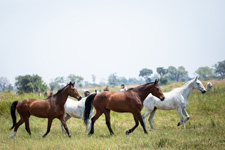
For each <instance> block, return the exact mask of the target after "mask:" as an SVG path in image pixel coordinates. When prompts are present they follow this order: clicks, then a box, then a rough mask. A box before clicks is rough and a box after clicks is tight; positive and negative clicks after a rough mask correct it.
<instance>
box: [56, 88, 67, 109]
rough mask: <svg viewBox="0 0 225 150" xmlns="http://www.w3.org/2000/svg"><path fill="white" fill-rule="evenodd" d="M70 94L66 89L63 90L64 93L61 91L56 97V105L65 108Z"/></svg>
mask: <svg viewBox="0 0 225 150" xmlns="http://www.w3.org/2000/svg"><path fill="white" fill-rule="evenodd" d="M68 96H69V95H68V94H67V91H66V89H63V91H61V92H60V93H58V94H57V95H55V99H56V101H55V103H56V104H58V105H61V106H64V104H65V103H66V100H67V98H68Z"/></svg>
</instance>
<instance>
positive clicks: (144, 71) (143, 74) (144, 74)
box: [139, 68, 153, 82]
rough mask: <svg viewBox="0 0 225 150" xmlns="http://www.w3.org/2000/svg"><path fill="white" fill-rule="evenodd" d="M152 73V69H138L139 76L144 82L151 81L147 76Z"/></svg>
mask: <svg viewBox="0 0 225 150" xmlns="http://www.w3.org/2000/svg"><path fill="white" fill-rule="evenodd" d="M152 73H153V71H152V70H151V69H147V68H143V69H142V70H140V73H139V76H140V77H143V78H144V79H145V81H146V82H151V79H150V78H149V76H150V75H151V74H152Z"/></svg>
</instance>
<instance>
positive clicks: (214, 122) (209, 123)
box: [0, 80, 225, 150]
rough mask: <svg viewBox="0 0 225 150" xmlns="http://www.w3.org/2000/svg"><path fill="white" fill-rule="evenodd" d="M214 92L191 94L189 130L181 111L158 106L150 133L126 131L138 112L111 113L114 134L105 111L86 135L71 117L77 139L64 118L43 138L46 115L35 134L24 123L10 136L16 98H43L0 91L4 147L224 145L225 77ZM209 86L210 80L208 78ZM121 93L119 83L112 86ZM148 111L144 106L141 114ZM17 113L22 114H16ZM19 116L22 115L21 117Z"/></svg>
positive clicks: (33, 124)
mask: <svg viewBox="0 0 225 150" xmlns="http://www.w3.org/2000/svg"><path fill="white" fill-rule="evenodd" d="M211 82H212V84H213V86H214V90H215V91H213V92H210V91H207V93H206V94H201V92H200V91H196V90H194V91H193V92H192V93H191V95H190V98H189V103H188V107H187V108H186V110H187V112H188V113H189V115H190V119H189V120H188V121H187V122H186V124H185V125H186V128H185V129H182V127H181V126H179V127H177V123H178V122H179V115H178V113H177V111H176V110H172V111H163V110H157V112H156V114H155V117H154V120H153V125H154V127H155V129H154V130H151V129H150V125H149V123H148V121H147V118H146V126H147V131H148V135H145V134H144V132H143V129H142V127H141V126H140V125H139V126H138V128H136V130H135V131H134V132H133V133H131V134H130V135H125V132H126V131H127V130H128V129H130V128H132V127H133V126H134V120H133V116H132V115H131V114H129V113H115V112H111V125H112V129H113V131H114V133H115V135H113V136H110V135H109V131H108V129H107V127H106V124H105V118H104V115H102V116H101V117H100V118H99V119H98V120H97V121H96V123H95V133H94V135H92V136H91V137H89V136H87V134H88V132H87V131H86V130H85V129H86V128H85V126H84V123H83V121H82V120H81V119H75V118H72V119H70V120H69V121H68V122H67V125H68V127H69V130H70V132H71V135H72V137H71V138H69V137H68V136H67V135H66V134H62V132H61V127H60V124H59V120H57V119H55V120H54V121H53V124H52V128H51V131H50V133H49V134H48V136H47V137H46V138H44V139H40V137H41V136H42V135H43V134H44V133H45V132H46V129H47V119H41V118H36V117H31V118H30V128H31V132H32V134H33V137H32V138H31V137H30V136H29V135H28V133H27V132H26V130H25V125H24V124H23V125H21V126H20V128H19V129H18V132H17V136H16V137H15V138H14V139H10V136H11V134H12V133H13V131H10V130H9V128H10V127H11V126H12V119H11V116H10V111H9V107H10V105H11V103H12V102H13V101H14V100H21V99H24V98H40V97H39V96H37V95H34V94H24V95H16V94H13V93H7V92H6V93H0V95H1V96H0V123H1V125H0V141H1V144H0V149H19V150H20V149H58V150H61V149H87V150H88V149H204V150H205V149H225V80H213V81H211ZM183 84H184V83H172V84H169V85H166V86H161V89H162V91H163V92H166V91H170V90H171V89H172V88H175V87H179V86H181V85H183ZM203 84H204V86H205V87H206V82H203ZM112 90H113V91H118V90H119V87H115V88H114V89H112ZM143 112H144V109H143V110H142V113H143ZM17 116H18V115H17ZM18 119H19V116H18V117H17V121H18Z"/></svg>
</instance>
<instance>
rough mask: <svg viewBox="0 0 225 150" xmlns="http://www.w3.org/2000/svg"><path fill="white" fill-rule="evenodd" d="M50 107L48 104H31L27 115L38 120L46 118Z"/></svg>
mask: <svg viewBox="0 0 225 150" xmlns="http://www.w3.org/2000/svg"><path fill="white" fill-rule="evenodd" d="M49 110H50V105H49V104H48V103H38V102H36V103H32V104H31V105H30V107H29V113H30V114H31V115H33V116H36V117H40V118H48V116H49Z"/></svg>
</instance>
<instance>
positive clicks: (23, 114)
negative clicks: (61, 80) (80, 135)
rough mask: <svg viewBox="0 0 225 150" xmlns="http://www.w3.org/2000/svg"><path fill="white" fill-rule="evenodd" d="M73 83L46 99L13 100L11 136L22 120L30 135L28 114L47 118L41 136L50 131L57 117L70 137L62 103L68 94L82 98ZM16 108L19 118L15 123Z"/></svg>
mask: <svg viewBox="0 0 225 150" xmlns="http://www.w3.org/2000/svg"><path fill="white" fill-rule="evenodd" d="M74 84H75V83H74V82H73V83H71V82H70V83H69V84H68V85H67V86H65V87H64V88H62V89H61V90H59V91H58V92H57V93H56V94H55V95H52V96H49V97H48V98H46V99H24V100H21V101H14V102H13V103H12V105H11V117H12V120H13V126H12V127H11V129H13V128H14V133H13V134H12V136H11V138H13V137H14V136H16V132H17V129H18V128H19V126H20V125H21V124H23V123H24V122H25V129H26V130H27V132H28V133H29V135H30V136H32V135H31V132H30V127H29V117H30V115H33V116H36V117H39V118H48V127H47V132H46V133H45V134H44V135H43V136H42V138H44V137H45V136H46V135H47V134H48V133H49V132H50V128H51V124H52V120H53V119H54V118H58V119H59V120H60V121H61V123H62V124H63V126H64V128H65V130H66V132H67V134H68V136H69V137H71V135H70V132H69V130H68V127H67V125H66V123H65V118H64V112H65V108H64V104H65V102H66V100H67V98H68V96H72V97H74V98H76V99H78V100H80V99H81V98H82V97H81V96H80V94H79V93H78V92H77V90H76V88H75V87H74ZM16 110H17V112H18V113H19V115H20V120H19V121H18V122H17V123H16V114H15V111H16ZM11 129H10V130H11Z"/></svg>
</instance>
